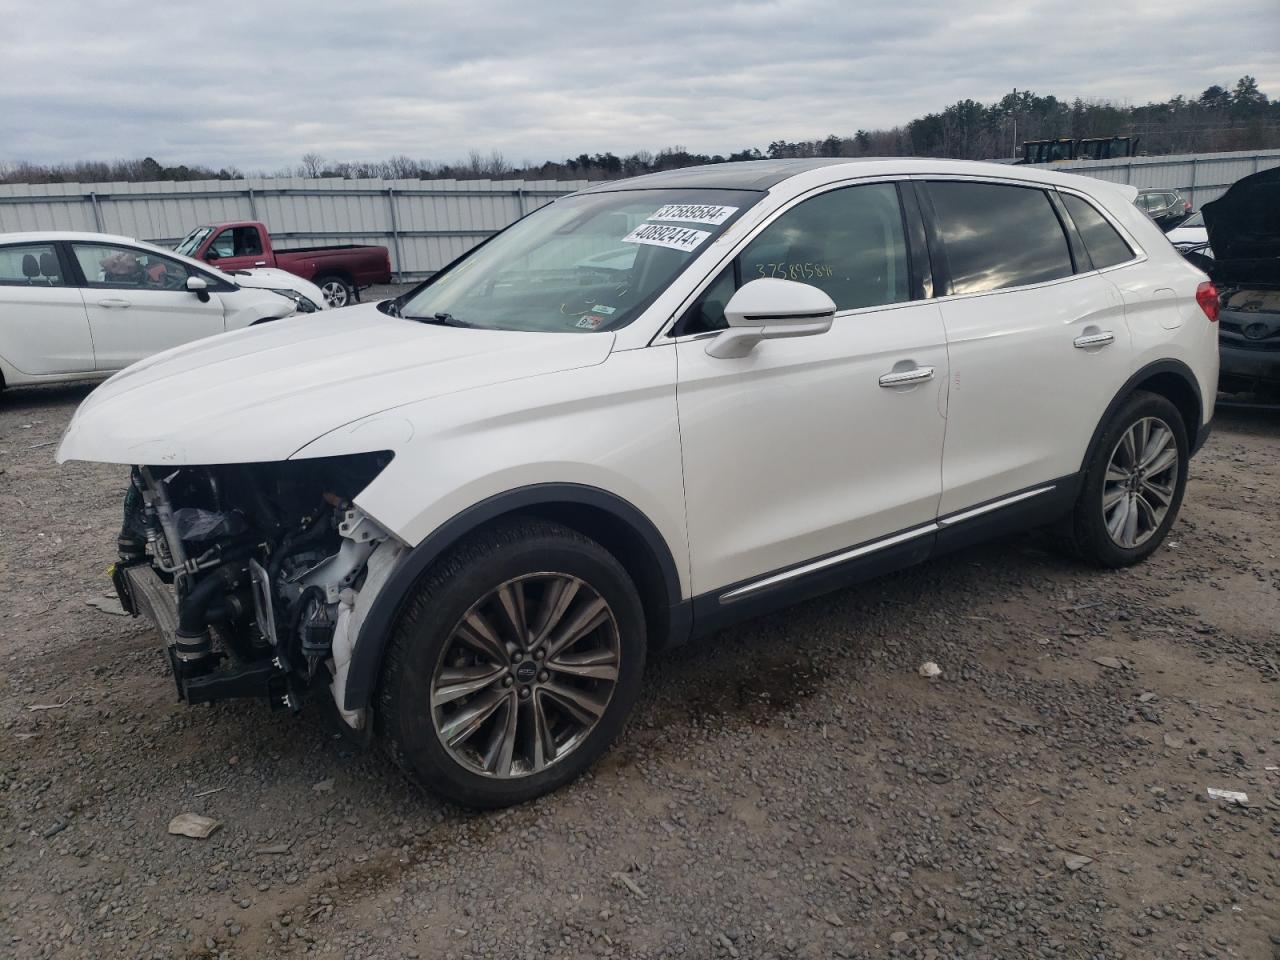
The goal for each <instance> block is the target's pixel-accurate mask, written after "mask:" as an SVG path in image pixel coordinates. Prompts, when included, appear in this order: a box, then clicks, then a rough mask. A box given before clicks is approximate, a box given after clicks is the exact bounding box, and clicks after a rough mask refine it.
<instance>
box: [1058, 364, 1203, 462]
mask: <svg viewBox="0 0 1280 960" xmlns="http://www.w3.org/2000/svg"><path fill="white" fill-rule="evenodd" d="M1138 390H1146V391H1147V392H1149V393H1155V394H1158V395H1160V396H1162V397H1165V398H1166V399H1168V400H1169V402H1170V403H1172V404H1173V405H1174V406H1175V407H1177V408H1178V414H1179V415H1180V416H1181V418H1182V425H1183V427H1184V429H1185V430H1186V434H1187V439H1188V441H1189V442H1191V443H1192V444H1193V445H1194V443H1195V439H1196V436H1197V434H1199V433H1200V427H1201V423H1202V419H1203V414H1204V400H1203V398H1202V397H1201V395H1200V385H1199V384H1198V383H1197V382H1196V377H1195V374H1194V373H1192V372H1191V368H1190V367H1188V366H1187V365H1186V364H1185V363H1183V362H1182V361H1181V360H1158V361H1156V362H1155V363H1151V364H1148V365H1147V366H1145V367H1143V368H1142V369H1141V370H1139V371H1138V372H1137V373H1135V374H1134V375H1133V376H1131V377H1130V378H1129V379H1128V380H1127V381H1125V384H1124V386H1123V387H1121V388H1120V390H1119V391H1118V392H1117V393H1116V395H1115V396H1114V397H1113V398H1112V399H1111V402H1110V403H1109V404H1107V409H1106V411H1105V412H1104V413H1103V414H1102V417H1101V418H1100V419H1099V420H1098V423H1097V426H1095V427H1094V429H1093V436H1092V437H1091V438H1090V439H1089V446H1088V447H1087V448H1086V449H1085V451H1084V457H1083V458H1082V459H1081V461H1080V470H1081V472H1082V473H1083V472H1084V471H1085V470H1086V469H1088V466H1089V464H1090V462H1092V460H1093V457H1094V455H1095V453H1097V449H1098V442H1099V441H1100V440H1101V439H1102V435H1103V433H1104V432H1106V429H1107V425H1108V424H1109V423H1110V422H1111V420H1112V418H1113V417H1114V416H1115V415H1116V411H1118V410H1119V409H1120V407H1121V406H1122V405H1123V404H1124V402H1125V401H1126V400H1128V399H1129V397H1131V396H1133V394H1134V392H1135V391H1138ZM1192 452H1193V453H1194V452H1195V451H1194V450H1193V451H1192Z"/></svg>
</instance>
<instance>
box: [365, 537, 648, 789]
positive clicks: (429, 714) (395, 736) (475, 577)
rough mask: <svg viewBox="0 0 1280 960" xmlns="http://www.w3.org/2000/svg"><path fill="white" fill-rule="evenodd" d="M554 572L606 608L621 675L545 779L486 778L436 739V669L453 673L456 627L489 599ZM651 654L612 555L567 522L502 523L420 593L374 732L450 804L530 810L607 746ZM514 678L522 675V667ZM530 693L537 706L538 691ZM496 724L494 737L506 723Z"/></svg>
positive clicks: (390, 658)
mask: <svg viewBox="0 0 1280 960" xmlns="http://www.w3.org/2000/svg"><path fill="white" fill-rule="evenodd" d="M546 573H553V574H562V575H565V576H566V577H569V578H573V579H576V580H579V581H581V582H582V583H583V584H585V585H587V586H588V587H589V588H590V589H591V590H593V591H594V593H595V594H596V595H597V596H598V597H599V598H600V599H603V600H604V601H605V602H606V603H607V604H608V608H609V610H610V611H611V613H612V616H613V620H612V624H614V625H616V633H610V637H615V636H616V645H617V653H618V655H617V660H616V667H617V677H616V680H615V681H613V687H612V692H611V694H610V695H609V697H608V703H607V706H605V708H604V710H603V713H601V714H600V715H599V717H598V719H597V720H595V725H594V727H591V728H590V729H589V732H584V733H583V735H582V736H581V739H579V740H578V742H577V743H576V745H575V746H573V747H571V748H570V749H569V750H568V751H566V753H565V754H564V755H563V756H562V757H561V758H559V759H556V760H555V761H554V762H551V763H549V764H548V765H547V766H545V767H544V768H543V769H541V770H540V771H538V772H525V773H524V774H523V775H519V776H511V777H507V778H499V777H496V776H492V775H487V774H485V773H483V772H479V771H477V770H475V769H473V768H471V767H469V766H467V765H465V764H464V763H463V762H462V761H460V760H459V759H458V758H456V757H455V756H454V754H453V753H451V752H450V750H449V748H447V747H446V746H445V743H444V742H443V739H442V735H441V734H438V733H437V728H436V724H435V722H434V721H433V713H434V709H435V708H434V707H433V705H432V691H433V684H434V682H435V678H436V671H437V670H438V669H445V668H446V666H447V665H446V664H445V663H444V657H445V654H446V652H447V651H449V652H451V651H453V650H454V649H456V643H457V641H456V637H455V629H456V628H457V627H458V626H459V625H460V623H461V622H462V620H463V618H464V617H465V616H467V615H468V614H469V613H471V612H472V611H473V608H476V607H477V605H478V604H479V603H480V602H481V601H482V599H484V598H486V597H488V596H489V595H490V593H491V592H492V591H494V590H495V589H497V588H498V587H500V586H501V585H503V584H507V583H508V582H510V581H512V580H514V579H518V578H522V577H530V576H531V575H534V574H546ZM451 645H453V646H451ZM548 646H550V643H548ZM646 648H647V642H646V631H645V620H644V610H643V607H642V605H641V602H640V598H639V596H638V594H637V593H636V588H635V585H634V584H633V583H632V581H631V578H630V577H629V576H628V575H627V572H626V570H625V569H623V567H622V565H621V564H620V563H619V562H618V561H617V560H616V559H615V558H614V557H613V555H612V554H610V553H609V552H608V551H606V550H605V549H604V548H603V547H601V546H600V545H599V544H598V543H596V542H595V541H593V540H590V539H588V538H587V537H584V536H582V535H581V534H579V533H577V532H576V531H573V530H570V529H569V528H567V527H563V526H561V525H559V524H555V523H550V522H546V521H541V520H535V519H526V520H513V521H510V522H505V523H501V524H498V525H495V526H492V527H490V528H487V529H485V530H482V531H480V532H478V533H476V534H474V535H473V536H471V537H469V538H467V539H466V540H464V541H463V542H461V543H460V544H458V545H457V546H456V547H454V548H453V549H452V550H450V551H449V552H448V553H447V554H446V555H445V556H444V557H442V558H441V559H440V560H439V561H437V562H436V563H435V564H434V565H433V566H432V567H431V568H430V569H429V570H428V571H427V573H426V574H425V575H424V576H423V578H422V579H421V580H420V581H419V582H418V584H417V585H416V586H415V588H414V592H413V595H412V596H411V597H409V598H408V602H407V603H406V605H405V608H404V610H403V612H402V613H401V615H400V618H399V620H398V621H397V623H396V626H395V628H394V631H393V633H392V638H391V642H390V644H389V646H388V650H387V655H386V659H385V661H384V664H383V670H382V676H381V678H380V683H379V688H378V695H377V700H376V713H375V724H376V730H377V732H378V734H379V737H380V739H381V741H382V742H383V744H384V746H385V748H386V750H387V752H388V753H389V754H390V756H391V758H392V759H393V760H395V762H396V763H397V764H399V766H400V767H401V768H402V769H403V770H405V771H406V772H407V773H408V774H409V776H410V777H412V778H413V779H414V780H416V781H417V782H418V783H419V784H421V785H422V786H423V787H425V788H427V789H428V790H431V791H432V792H434V793H436V794H439V795H440V796H442V797H444V798H445V799H447V800H450V801H452V802H454V803H457V804H460V805H462V806H466V807H474V808H479V809H491V808H495V807H505V806H510V805H512V804H517V803H523V802H525V801H527V800H532V799H533V798H535V797H539V796H542V795H543V794H546V793H549V792H551V791H552V790H555V789H557V788H558V787H561V786H563V785H564V784H566V783H568V782H569V781H571V780H573V779H574V778H575V777H577V776H578V775H580V774H581V773H582V772H583V771H584V770H586V769H587V768H588V767H589V766H591V764H592V763H594V762H595V760H596V759H598V758H599V757H600V755H601V754H603V753H604V752H605V751H606V750H607V749H608V747H609V745H610V744H611V743H612V742H613V740H614V739H615V738H616V737H617V736H618V734H619V733H620V732H621V731H622V728H623V726H624V725H625V723H626V720H627V717H628V715H629V714H630V713H631V710H632V707H633V706H634V705H635V701H636V698H637V697H638V696H639V693H640V682H641V675H642V673H643V671H644V660H645V651H646ZM549 664H550V661H546V663H545V664H544V666H546V665H549ZM510 671H511V674H512V676H513V677H514V676H516V675H517V674H516V668H515V667H511V668H510ZM541 679H542V678H541V677H539V680H541ZM502 682H503V683H504V684H505V683H507V681H506V680H505V679H504V680H503V681H502ZM488 689H493V688H488ZM477 696H479V695H478V694H477ZM532 696H533V698H534V699H535V700H537V699H538V692H537V691H533V692H532ZM467 702H468V701H467V700H466V699H464V700H463V703H464V704H465V703H467ZM526 702H527V701H526ZM538 702H540V703H545V702H546V700H545V699H543V700H538ZM517 705H519V703H518V702H517ZM521 708H522V709H523V706H522V707H521ZM503 709H509V708H506V707H504V708H503ZM494 716H495V717H497V716H498V714H494ZM521 716H524V715H523V714H521ZM522 722H523V721H522ZM494 723H495V728H494V730H495V734H496V724H497V723H498V721H497V720H496V719H495V720H494ZM526 729H527V728H526ZM476 736H477V737H481V734H480V733H477V734H476ZM484 736H485V737H487V736H488V734H485V735H484Z"/></svg>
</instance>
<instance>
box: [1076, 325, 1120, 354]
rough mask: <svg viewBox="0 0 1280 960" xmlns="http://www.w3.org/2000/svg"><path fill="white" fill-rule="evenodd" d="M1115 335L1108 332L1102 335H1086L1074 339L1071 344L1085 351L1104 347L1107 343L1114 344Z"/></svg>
mask: <svg viewBox="0 0 1280 960" xmlns="http://www.w3.org/2000/svg"><path fill="white" fill-rule="evenodd" d="M1115 339H1116V335H1115V334H1114V333H1112V332H1111V331H1110V330H1106V331H1104V332H1103V333H1086V334H1085V335H1084V336H1082V337H1076V338H1075V339H1074V340H1072V341H1071V342H1072V343H1073V344H1075V345H1076V346H1077V347H1079V348H1080V349H1081V350H1087V349H1089V348H1090V347H1105V346H1106V345H1107V344H1109V343H1113V342H1115Z"/></svg>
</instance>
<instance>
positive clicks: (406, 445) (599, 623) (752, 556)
mask: <svg viewBox="0 0 1280 960" xmlns="http://www.w3.org/2000/svg"><path fill="white" fill-rule="evenodd" d="M1131 195H1132V190H1130V191H1129V193H1125V192H1124V189H1123V188H1118V187H1115V186H1113V185H1110V184H1106V183H1103V182H1101V181H1097V180H1086V179H1084V178H1079V177H1071V176H1065V175H1061V174H1057V173H1054V172H1052V171H1046V170H1042V169H1039V168H1022V167H1007V166H990V165H984V164H966V163H958V162H952V161H932V160H912V159H902V160H891V161H820V160H812V161H810V160H798V161H776V162H775V161H761V162H756V163H743V164H722V165H718V166H715V167H709V168H695V169H689V170H681V171H672V172H669V173H663V174H655V175H652V176H648V177H641V178H638V179H636V180H631V181H622V182H618V183H610V184H604V185H601V186H598V187H595V188H593V189H591V190H588V191H585V192H583V193H580V194H576V195H574V196H571V197H567V198H563V199H560V200H557V201H556V202H554V203H551V204H549V205H548V206H546V207H544V208H543V209H540V210H538V211H536V212H535V213H533V214H531V215H530V216H528V217H526V218H524V219H523V220H520V221H519V222H517V223H516V224H514V225H512V226H511V227H509V228H508V229H506V230H505V231H503V232H501V233H499V234H498V235H496V236H495V237H493V238H492V239H490V240H489V241H487V242H486V243H484V244H482V245H481V246H479V247H477V248H476V249H475V250H473V251H471V252H470V253H468V254H466V255H465V256H463V257H461V258H460V259H459V260H457V261H455V262H454V263H453V264H450V265H449V266H447V267H445V268H444V269H443V270H442V271H440V272H439V273H438V274H437V275H436V276H435V277H433V278H432V279H431V280H429V281H427V282H426V283H424V284H422V285H421V286H419V287H418V288H416V289H415V290H413V291H410V292H409V293H407V294H405V295H404V296H402V297H399V298H397V299H395V300H389V301H385V302H383V303H380V304H377V305H364V306H359V307H354V308H350V309H346V310H342V311H334V312H326V313H323V314H316V315H314V316H312V317H308V318H306V319H305V320H293V319H285V320H280V321H277V322H274V323H271V324H268V325H266V326H263V327H255V328H251V329H248V330H244V331H239V332H235V333H229V334H226V335H223V336H219V337H215V338H212V339H210V340H206V341H203V342H201V343H197V344H192V345H189V346H184V347H180V348H177V349H174V350H170V351H168V352H166V353H162V354H159V355H157V356H154V357H151V358H149V359H147V360H144V361H142V362H141V363H137V364H135V365H134V366H132V367H129V368H128V369H126V370H124V371H123V372H121V373H119V374H117V375H116V376H114V377H112V378H111V379H110V380H108V381H107V382H106V383H105V384H103V385H102V386H101V387H99V388H98V389H97V390H96V391H95V392H94V393H93V394H92V395H91V396H90V397H89V398H88V399H87V400H86V401H85V402H84V404H83V405H82V406H81V408H80V410H79V411H77V413H76V416H75V417H74V419H73V420H72V422H71V424H70V426H69V427H68V429H67V433H66V436H65V437H64V439H63V442H62V446H61V448H60V450H59V460H60V461H62V460H68V459H79V460H91V461H102V462H109V463H119V464H125V465H128V466H129V467H130V483H129V488H128V493H127V495H126V498H125V504H124V518H123V525H122V528H121V531H120V536H119V544H118V555H119V559H118V561H117V562H116V563H115V565H114V567H113V573H112V576H113V579H114V582H115V585H116V588H117V591H118V592H119V595H120V598H121V602H122V603H123V604H124V606H125V608H126V609H127V610H129V611H130V612H132V613H135V614H139V613H141V614H146V615H148V616H149V617H150V618H151V619H152V620H154V621H155V623H156V624H157V625H158V627H159V629H160V632H161V633H162V634H163V636H164V637H165V641H166V646H167V649H168V651H169V658H170V661H171V664H172V667H173V672H174V676H175V678H176V680H177V685H178V692H179V695H180V696H181V697H182V698H183V699H185V700H186V701H188V702H189V703H202V702H208V701H214V700H221V699H225V698H232V697H263V698H267V699H268V700H270V702H271V703H272V704H273V705H275V706H283V707H287V708H290V709H295V710H296V709H301V708H302V707H303V706H304V704H305V703H306V701H307V700H308V699H312V698H315V697H330V696H331V697H332V699H333V701H334V702H335V703H336V705H337V708H338V710H339V711H340V712H341V716H342V718H343V720H344V721H345V722H346V723H347V724H349V725H350V726H351V727H353V728H355V729H357V730H362V731H366V732H368V733H369V734H370V735H371V736H377V738H378V739H379V740H380V741H381V742H382V743H384V744H385V745H386V747H387V748H388V750H389V752H390V753H391V755H392V756H393V757H395V758H396V760H397V761H398V762H399V763H400V764H401V765H402V766H403V767H404V768H405V769H406V770H407V771H408V772H409V773H410V774H411V775H412V776H414V777H415V778H416V779H417V780H419V781H420V782H421V783H423V784H425V785H426V786H428V787H430V788H431V789H433V790H435V791H437V792H439V793H441V794H442V795H444V796H446V797H448V798H449V799H452V800H454V801H457V802H460V803H464V804H469V805H473V806H481V807H492V806H500V805H505V804H510V803H516V802H520V801H522V800H527V799H529V798H532V797H535V796H538V795H540V794H542V793H545V792H547V791H549V790H552V789H554V788H556V787H557V786H559V785H561V784H563V783H565V782H567V781H568V780H570V779H571V778H573V777H574V776H576V775H577V774H579V773H581V772H582V771H583V770H585V769H586V768H587V767H588V766H589V765H590V764H591V763H592V761H593V760H595V759H596V758H597V757H598V756H599V755H600V754H601V753H602V752H603V751H604V750H605V749H606V748H607V746H608V745H609V743H610V742H611V741H612V740H613V739H614V738H615V736H616V735H617V734H618V732H619V731H620V730H621V728H622V725H623V723H624V722H625V720H626V717H627V715H628V713H629V712H630V710H631V708H632V706H633V705H634V703H635V701H636V698H637V695H638V692H639V689H640V678H641V672H642V670H643V667H644V662H645V658H646V655H647V654H648V653H650V652H651V651H653V650H655V649H660V648H662V647H664V646H667V645H670V644H675V643H679V642H682V641H684V640H686V639H688V638H690V637H691V636H694V635H699V634H706V633H710V632H713V631H715V630H718V629H719V628H721V627H723V626H726V625H727V624H730V623H732V622H735V621H737V620H741V619H743V618H746V617H750V616H754V615H757V614H759V613H762V612H764V611H766V610H770V609H775V608H778V607H780V606H783V605H785V604H787V603H790V602H794V601H796V600H798V599H801V598H804V597H809V596H813V595H815V594H817V593H821V592H823V591H825V590H830V589H833V588H835V587H839V586H841V585H844V584H847V583H849V582H852V581H855V580H858V579H861V578H865V577H868V576H871V575H874V574H876V573H881V572H885V571H888V570H893V569H897V568H900V567H903V566H906V565H908V564H911V563H915V562H919V561H921V560H923V559H926V558H927V557H929V556H931V555H934V554H936V553H938V552H941V551H945V550H948V549H953V548H956V547H960V546H963V545H965V544H968V543H972V542H975V541H976V540H979V539H981V538H983V537H986V536H991V535H994V534H999V533H1002V532H1006V531H1008V530H1011V529H1021V528H1025V527H1027V526H1032V525H1037V524H1042V523H1050V522H1062V523H1063V524H1064V525H1065V532H1066V533H1067V535H1068V536H1069V537H1070V538H1071V539H1072V540H1074V542H1075V544H1076V546H1077V548H1078V549H1079V551H1080V552H1081V553H1082V554H1084V555H1085V556H1087V557H1089V558H1091V559H1093V560H1094V561H1095V562H1097V563H1099V564H1102V565H1105V566H1113V567H1114V566H1122V565H1125V564H1130V563H1135V562H1137V561H1139V560H1141V559H1143V558H1144V557H1146V556H1147V555H1148V554H1150V553H1151V551H1153V550H1155V549H1156V548H1157V546H1158V545H1159V544H1160V542H1161V541H1162V540H1163V539H1164V537H1165V535H1166V534H1167V532H1168V530H1169V528H1170V526H1171V525H1172V524H1173V522H1174V520H1175V518H1176V516H1177V513H1178V508H1179V505H1180V502H1181V499H1182V495H1183V490H1184V488H1185V484H1186V477H1187V462H1188V458H1189V457H1190V456H1191V454H1192V453H1193V452H1194V451H1195V449H1196V448H1197V447H1198V445H1199V444H1200V443H1201V442H1203V440H1204V438H1205V437H1206V436H1207V433H1208V429H1209V427H1208V425H1209V423H1210V421H1211V418H1212V414H1213V397H1214V383H1215V380H1216V375H1217V329H1216V325H1215V323H1214V321H1215V320H1216V317H1217V301H1216V295H1215V294H1214V292H1213V288H1212V285H1211V284H1209V283H1208V281H1207V280H1206V278H1205V277H1204V275H1203V274H1201V273H1199V272H1198V271H1197V270H1195V269H1194V268H1192V267H1191V266H1190V265H1188V264H1187V263H1186V262H1185V261H1184V260H1182V258H1181V257H1179V256H1178V255H1177V254H1176V252H1175V251H1174V250H1173V248H1172V247H1170V246H1169V244H1168V243H1167V242H1165V240H1164V238H1163V236H1162V235H1161V234H1160V232H1159V230H1158V229H1157V228H1156V227H1154V226H1153V225H1152V224H1151V223H1150V221H1149V220H1148V219H1147V218H1146V217H1145V216H1143V215H1142V214H1141V213H1139V212H1138V211H1137V210H1135V209H1134V207H1133V206H1132V203H1131ZM1153 291H1154V293H1153ZM1028 318H1036V319H1035V322H1032V321H1031V320H1029V319H1028ZM944 438H945V443H944Z"/></svg>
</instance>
